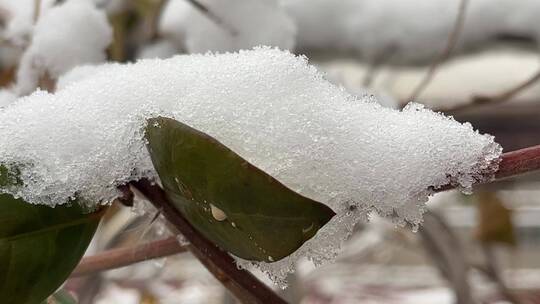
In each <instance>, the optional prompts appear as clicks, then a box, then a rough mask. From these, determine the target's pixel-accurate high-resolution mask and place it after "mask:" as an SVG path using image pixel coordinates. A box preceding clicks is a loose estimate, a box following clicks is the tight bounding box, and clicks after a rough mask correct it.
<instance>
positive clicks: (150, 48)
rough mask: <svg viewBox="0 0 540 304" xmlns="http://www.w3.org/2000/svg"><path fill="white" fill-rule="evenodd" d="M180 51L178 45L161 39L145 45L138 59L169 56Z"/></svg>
mask: <svg viewBox="0 0 540 304" xmlns="http://www.w3.org/2000/svg"><path fill="white" fill-rule="evenodd" d="M178 53H180V52H179V50H178V49H177V47H176V45H175V44H174V43H172V42H171V41H169V40H165V39H160V40H158V41H156V42H153V43H151V44H147V45H145V46H143V47H142V48H141V49H140V50H139V52H138V54H137V58H138V59H153V58H161V59H165V58H169V57H172V56H173V55H176V54H178Z"/></svg>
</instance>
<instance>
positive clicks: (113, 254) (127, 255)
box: [71, 237, 188, 277]
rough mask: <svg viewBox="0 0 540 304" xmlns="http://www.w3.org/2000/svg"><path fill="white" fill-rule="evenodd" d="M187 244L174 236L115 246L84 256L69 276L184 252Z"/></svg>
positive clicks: (83, 274) (82, 274) (78, 275)
mask: <svg viewBox="0 0 540 304" xmlns="http://www.w3.org/2000/svg"><path fill="white" fill-rule="evenodd" d="M187 246H188V245H182V244H180V243H179V242H178V239H177V238H176V237H169V238H166V239H163V240H158V241H153V242H149V243H147V244H143V245H139V246H136V247H130V248H116V249H111V250H107V251H105V252H102V253H99V254H96V255H93V256H89V257H85V258H83V259H82V260H81V262H80V263H79V265H78V266H77V268H75V270H74V271H73V273H72V274H71V277H80V276H85V275H89V274H92V273H97V272H101V271H105V270H110V269H115V268H120V267H123V266H128V265H131V264H135V263H139V262H142V261H147V260H151V259H155V258H161V257H165V256H170V255H173V254H177V253H181V252H185V251H186V250H187Z"/></svg>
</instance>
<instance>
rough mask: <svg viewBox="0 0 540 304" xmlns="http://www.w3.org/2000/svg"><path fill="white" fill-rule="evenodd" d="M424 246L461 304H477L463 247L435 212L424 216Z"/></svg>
mask: <svg viewBox="0 0 540 304" xmlns="http://www.w3.org/2000/svg"><path fill="white" fill-rule="evenodd" d="M419 232H420V236H421V237H422V240H423V242H422V244H423V245H424V247H425V249H426V251H427V253H428V254H429V256H430V257H431V259H432V260H433V263H434V264H435V266H437V268H438V269H439V271H440V272H441V275H442V276H443V277H444V278H446V279H447V280H448V283H449V284H450V285H451V286H452V289H453V290H454V293H455V295H456V302H457V303H460V304H473V303H475V300H474V297H473V295H472V290H471V289H470V286H469V284H468V279H467V278H468V270H469V265H468V263H467V259H466V257H465V254H464V251H463V247H462V246H461V244H460V242H459V240H458V238H457V237H456V235H455V233H454V232H453V230H452V229H451V228H450V227H449V226H448V224H447V223H446V221H445V220H444V219H443V218H442V217H441V216H440V215H438V214H436V213H435V212H433V211H428V212H426V213H425V214H424V224H423V225H422V227H421V228H420V230H419Z"/></svg>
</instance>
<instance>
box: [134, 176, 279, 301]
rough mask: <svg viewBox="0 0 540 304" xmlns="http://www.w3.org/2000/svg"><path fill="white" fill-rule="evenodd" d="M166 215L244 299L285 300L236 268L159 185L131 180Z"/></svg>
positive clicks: (205, 262)
mask: <svg viewBox="0 0 540 304" xmlns="http://www.w3.org/2000/svg"><path fill="white" fill-rule="evenodd" d="M131 186H133V187H134V188H135V189H137V190H138V191H139V192H141V193H142V194H143V195H144V196H146V198H147V199H148V200H149V201H150V202H151V203H152V204H153V205H154V206H155V207H156V208H157V209H159V210H161V212H162V214H163V215H164V216H165V218H166V219H167V220H168V221H169V222H170V223H171V224H172V225H174V226H175V227H176V229H178V231H179V232H180V233H181V234H182V235H183V236H184V237H185V238H186V239H187V240H188V241H189V242H190V244H191V246H189V249H190V251H191V252H192V253H193V254H194V255H195V256H196V257H197V258H198V259H199V261H201V263H203V265H204V266H206V268H207V269H208V270H209V271H210V272H211V273H212V274H213V275H214V276H215V277H216V279H218V280H219V281H220V282H221V283H222V284H223V285H224V286H225V287H226V288H227V289H229V291H231V292H232V293H233V294H234V295H235V296H236V297H237V298H238V299H239V300H240V301H242V302H243V303H280V304H281V303H287V302H285V301H284V300H283V299H282V298H280V297H279V296H278V295H277V294H276V293H275V292H273V291H272V290H271V289H270V288H269V287H268V286H266V285H265V284H263V283H262V282H261V281H259V280H258V279H257V278H256V277H255V276H253V275H252V274H251V273H249V272H248V271H246V270H242V269H239V268H238V267H237V266H236V263H235V262H234V260H233V258H232V257H231V256H230V255H229V254H228V253H227V252H225V251H223V250H222V249H220V248H219V247H218V246H216V245H215V244H213V243H212V242H210V241H209V240H207V239H206V238H205V237H204V236H203V235H202V234H201V233H200V232H198V231H197V230H196V229H195V228H193V226H191V224H190V223H189V222H188V221H187V220H186V219H185V218H184V216H183V215H182V214H181V213H180V212H179V211H178V210H177V209H176V208H175V207H174V205H173V203H172V202H171V201H170V200H169V198H168V197H167V195H166V194H165V192H164V191H163V189H161V187H159V186H157V185H154V184H152V183H151V182H150V181H148V180H146V179H142V180H139V181H136V182H132V183H131Z"/></svg>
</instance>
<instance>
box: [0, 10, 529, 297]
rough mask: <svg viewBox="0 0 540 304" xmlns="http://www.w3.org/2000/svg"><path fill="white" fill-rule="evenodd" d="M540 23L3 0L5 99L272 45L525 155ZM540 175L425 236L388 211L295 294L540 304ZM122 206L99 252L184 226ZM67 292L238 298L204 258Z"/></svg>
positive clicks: (495, 188) (433, 226) (155, 264)
mask: <svg viewBox="0 0 540 304" xmlns="http://www.w3.org/2000/svg"><path fill="white" fill-rule="evenodd" d="M539 17H540V1H539V0H340V1H336V0H281V1H277V0H197V1H190V0H131V1H130V0H93V1H92V0H64V1H61V0H0V107H3V106H8V105H9V104H10V103H11V102H13V101H14V100H15V99H16V98H17V97H20V96H25V95H28V94H29V93H31V92H33V91H34V90H35V89H36V88H41V89H44V90H49V91H54V90H55V88H59V87H62V86H63V85H64V83H69V82H70V81H72V79H71V78H69V77H78V76H77V75H72V74H69V75H67V76H64V75H65V73H66V72H68V71H69V70H71V69H72V68H73V67H75V66H79V65H92V64H99V63H102V62H105V61H118V62H130V61H135V60H137V59H140V58H168V57H170V56H174V55H176V54H184V53H206V52H227V51H236V50H240V49H249V48H252V47H254V46H258V45H270V46H275V47H279V48H281V49H288V50H290V51H291V52H293V53H296V54H303V55H305V56H307V57H308V58H309V60H310V62H311V63H313V64H315V65H316V66H317V67H318V68H319V69H320V70H322V71H324V72H325V73H326V76H327V78H328V79H329V80H330V81H332V82H334V83H336V84H337V85H341V86H343V88H344V89H345V90H348V91H349V92H351V93H353V94H358V95H366V94H368V95H371V94H373V95H374V96H376V98H377V99H378V101H379V102H380V103H382V104H383V105H384V106H387V107H392V108H402V107H403V106H404V105H405V104H406V103H407V102H409V101H411V100H414V101H417V102H420V103H423V104H425V105H426V106H427V107H429V108H432V109H435V110H439V111H442V112H445V113H448V114H450V115H453V116H454V117H455V118H456V119H457V120H459V121H469V122H471V124H472V125H473V126H474V127H475V128H477V129H479V130H480V131H481V132H487V133H490V134H492V135H494V136H495V137H496V140H497V141H498V142H499V143H501V144H502V146H503V147H504V150H505V151H511V150H514V149H519V148H523V147H527V146H532V145H536V144H540V81H538V80H539V79H540V64H539V63H540V23H539V22H538V20H539ZM89 68H91V67H89ZM388 174H392V172H388ZM539 177H540V175H539V174H529V175H526V176H522V177H519V178H514V179H512V180H506V181H503V182H498V183H496V184H493V185H490V186H489V187H483V188H480V189H477V191H476V192H475V194H474V195H471V196H465V195H462V194H460V193H458V192H453V191H452V192H447V193H440V194H437V195H435V196H434V197H433V198H432V199H431V200H430V202H429V203H428V205H429V207H430V211H429V213H428V214H427V216H426V219H425V221H426V222H425V225H424V227H423V228H421V229H420V231H419V232H417V233H413V232H411V231H410V229H407V228H399V227H395V226H394V225H393V224H391V223H390V222H387V221H386V220H384V219H380V218H373V219H372V221H371V223H369V224H367V225H364V226H362V227H357V229H356V233H355V234H354V235H353V237H352V238H351V240H350V241H349V242H348V243H347V246H346V249H345V250H344V252H343V253H342V254H341V255H340V257H339V258H338V260H337V262H336V263H335V264H331V265H327V266H324V267H321V268H317V269H316V268H315V267H313V266H312V265H310V263H308V262H305V263H304V262H301V263H299V264H298V265H297V271H296V273H295V274H294V275H291V277H290V282H291V284H290V287H289V288H288V289H286V290H280V293H281V294H282V295H284V297H285V298H286V299H288V300H289V301H290V302H291V303H419V304H422V303H455V302H459V303H540V258H539V257H540V187H539V185H540V179H539ZM111 209H112V210H111V211H110V212H109V213H110V214H109V215H108V217H107V219H106V221H105V223H104V224H103V225H102V227H101V228H100V232H99V234H98V237H97V238H96V239H95V240H94V242H93V243H92V245H91V248H90V249H89V252H88V255H92V254H95V253H97V252H100V251H103V250H106V249H110V248H117V247H130V246H135V245H139V244H142V243H145V242H147V241H149V240H154V239H159V238H163V237H166V236H168V235H170V232H169V231H168V228H167V227H166V226H165V224H164V221H161V220H160V219H159V218H158V220H154V219H153V215H154V214H155V211H153V210H152V209H151V208H150V207H148V206H146V205H144V203H143V202H136V204H135V206H134V207H133V208H125V207H119V206H117V207H116V208H111ZM261 278H262V276H261ZM67 288H68V289H69V290H71V291H73V292H74V293H75V294H76V295H77V296H78V298H79V300H80V303H99V304H108V303H126V304H131V303H133V304H135V303H235V300H234V298H232V296H230V295H229V294H228V293H227V292H226V291H225V290H224V288H222V287H221V286H220V284H219V283H218V282H217V281H216V280H215V279H214V278H213V277H212V276H211V275H210V274H209V273H208V272H207V271H206V270H205V268H204V267H203V266H201V265H200V263H198V262H197V260H196V259H195V258H194V257H192V256H191V255H190V254H189V253H182V254H178V255H175V256H170V257H167V258H164V259H159V260H152V261H148V262H143V263H139V264H136V265H132V266H129V267H125V268H121V269H117V270H113V271H108V272H103V273H100V274H95V275H90V276H85V277H79V278H72V279H70V280H69V281H68V283H67Z"/></svg>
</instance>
